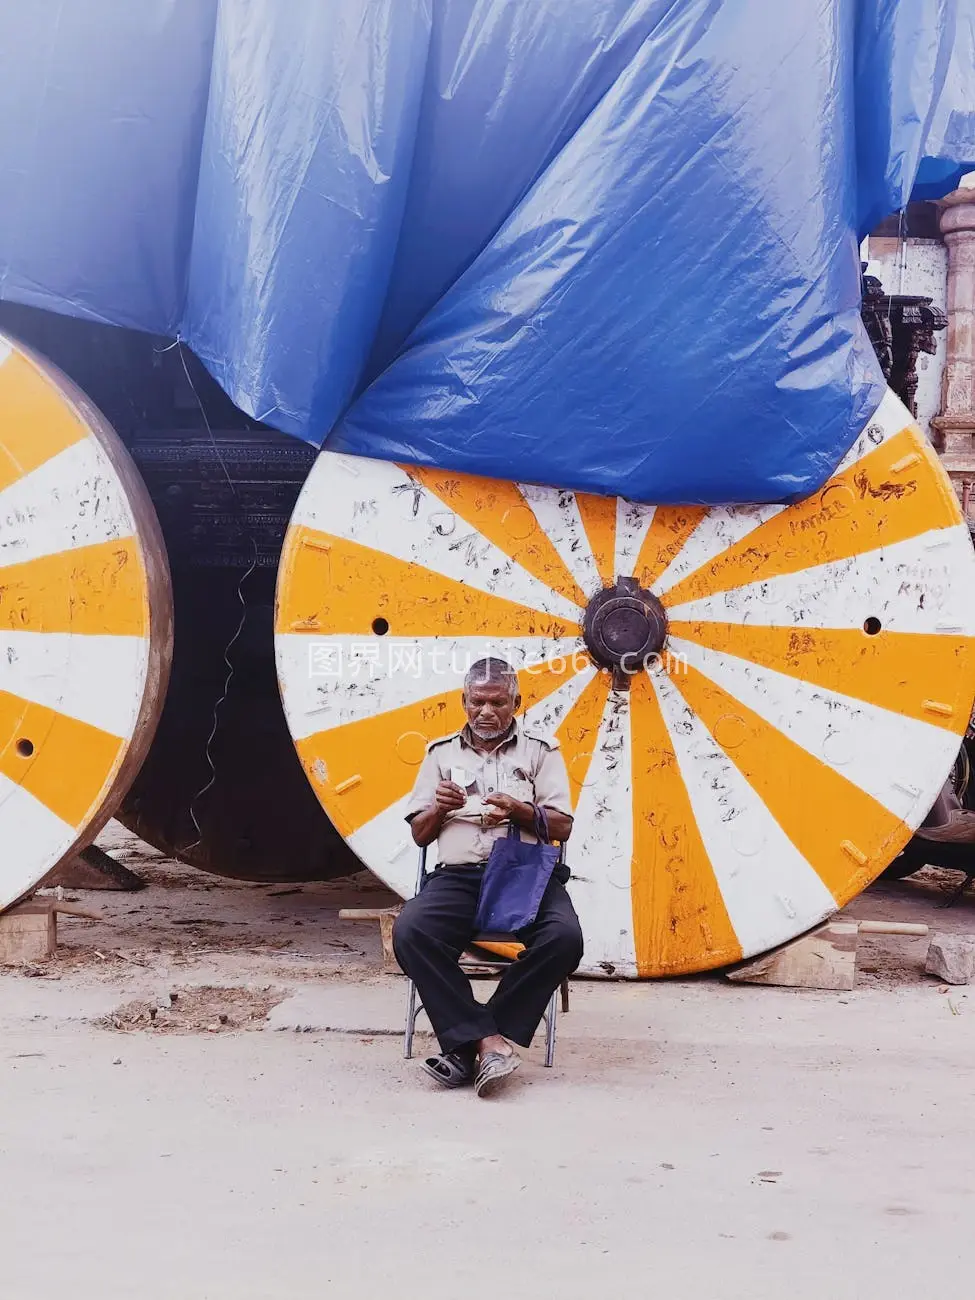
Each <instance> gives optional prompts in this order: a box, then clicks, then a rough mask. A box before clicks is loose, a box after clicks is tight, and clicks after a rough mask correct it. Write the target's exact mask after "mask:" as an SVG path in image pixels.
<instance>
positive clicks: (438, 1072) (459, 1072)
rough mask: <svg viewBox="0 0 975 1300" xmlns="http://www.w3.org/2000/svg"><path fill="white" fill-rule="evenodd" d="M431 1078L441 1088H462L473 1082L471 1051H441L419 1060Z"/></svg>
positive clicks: (421, 1066)
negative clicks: (438, 1053)
mask: <svg viewBox="0 0 975 1300" xmlns="http://www.w3.org/2000/svg"><path fill="white" fill-rule="evenodd" d="M420 1069H421V1070H425V1071H426V1073H427V1074H429V1076H430V1078H431V1079H435V1080H436V1081H437V1083H439V1084H440V1086H441V1087H442V1088H463V1087H465V1086H466V1085H467V1084H469V1083H473V1082H474V1056H473V1053H471V1052H469V1051H468V1052H441V1054H440V1055H439V1056H428V1057H427V1059H426V1060H425V1061H421V1062H420Z"/></svg>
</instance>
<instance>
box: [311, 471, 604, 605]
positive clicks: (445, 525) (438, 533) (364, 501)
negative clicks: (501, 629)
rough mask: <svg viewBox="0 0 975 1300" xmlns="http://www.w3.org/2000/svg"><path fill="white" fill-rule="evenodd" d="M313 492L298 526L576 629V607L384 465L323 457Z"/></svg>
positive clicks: (400, 473) (430, 495)
mask: <svg viewBox="0 0 975 1300" xmlns="http://www.w3.org/2000/svg"><path fill="white" fill-rule="evenodd" d="M313 474H314V475H315V478H314V489H315V490H314V491H309V490H307V485H306V490H305V491H303V492H302V494H301V496H300V497H299V498H298V505H297V507H296V509H295V512H294V515H293V516H292V526H293V527H297V526H305V527H308V528H314V529H317V530H319V531H320V532H324V533H330V534H332V535H333V536H335V537H343V538H346V539H347V540H349V541H353V542H357V543H358V544H359V545H360V546H368V547H370V548H371V549H372V550H375V551H379V552H382V553H384V554H386V555H390V556H393V557H395V558H396V559H398V560H402V561H403V562H404V563H407V564H417V565H420V566H422V567H423V568H425V569H430V570H433V571H434V572H435V573H438V574H440V575H441V576H442V577H445V578H451V579H453V580H454V581H456V582H463V583H466V584H467V585H468V586H469V587H474V588H476V589H477V590H478V591H484V592H488V593H490V594H491V595H496V596H500V597H503V598H504V599H505V600H510V601H514V602H516V603H517V604H520V605H525V606H527V607H528V608H529V609H535V610H540V611H541V612H542V613H544V614H550V615H553V616H555V617H557V618H563V619H569V620H571V621H572V622H578V621H579V619H580V618H581V611H580V609H579V607H578V606H577V605H575V604H573V602H572V601H570V600H567V599H566V598H565V597H564V596H562V595H560V594H559V593H558V592H555V591H552V590H551V589H550V588H549V587H547V586H546V584H545V583H544V582H541V581H540V580H539V579H538V578H536V577H534V576H533V575H532V574H530V573H529V572H528V571H527V570H526V569H523V568H522V567H521V565H520V564H516V563H515V561H514V560H512V559H511V558H510V556H508V555H506V554H505V553H504V551H502V550H501V549H500V548H499V547H497V546H495V545H494V544H493V542H489V541H488V540H487V539H486V538H484V537H482V535H481V534H480V533H479V532H478V531H477V529H476V528H475V527H474V525H472V524H469V523H468V522H467V521H466V520H465V519H463V518H462V517H461V516H460V515H458V514H457V513H456V511H454V510H451V509H450V507H449V506H447V505H445V504H444V502H443V501H441V499H440V498H439V497H438V496H436V495H435V494H434V493H433V492H429V491H428V490H427V489H426V488H425V487H423V486H422V485H421V484H419V483H417V482H415V481H414V480H413V479H411V478H410V477H409V476H408V475H407V474H406V473H405V472H404V471H403V470H402V469H400V467H399V466H398V465H394V464H392V463H391V462H389V461H373V460H363V459H362V458H360V457H356V456H347V455H345V454H344V453H342V452H333V451H323V452H322V453H321V455H320V456H319V458H318V462H317V463H316V466H315V469H314V471H313Z"/></svg>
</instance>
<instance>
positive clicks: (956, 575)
mask: <svg viewBox="0 0 975 1300" xmlns="http://www.w3.org/2000/svg"><path fill="white" fill-rule="evenodd" d="M973 570H975V553H973V552H972V544H971V541H970V540H969V536H968V528H967V526H966V525H965V524H957V525H956V526H954V527H952V528H938V529H932V530H931V531H930V532H927V533H922V534H920V536H918V537H911V538H908V539H907V540H906V541H903V542H895V543H894V544H893V545H892V546H881V547H878V548H877V549H876V550H874V551H866V552H864V553H862V554H860V555H855V556H852V557H851V558H849V559H845V560H833V561H831V562H830V563H828V564H819V565H815V566H813V567H812V568H809V569H803V570H802V571H801V572H799V573H785V574H781V575H780V576H778V577H775V578H769V579H768V580H767V581H764V582H750V583H747V584H746V585H745V586H743V587H734V588H732V589H731V590H730V591H722V592H717V593H715V595H713V596H702V597H701V598H700V599H698V600H689V601H687V603H686V604H683V605H674V606H672V607H671V608H670V609H669V610H668V611H667V616H668V618H670V619H671V620H674V621H678V620H679V621H681V622H686V623H695V622H703V623H755V624H758V625H760V626H762V627H793V626H795V627H822V628H861V627H863V624H864V622H865V621H866V619H867V618H878V619H879V620H880V623H881V626H882V628H884V629H885V630H886V631H889V632H953V633H956V634H960V635H966V636H972V635H975V603H973V602H972V600H971V599H970V598H969V591H970V584H971V581H972V577H973Z"/></svg>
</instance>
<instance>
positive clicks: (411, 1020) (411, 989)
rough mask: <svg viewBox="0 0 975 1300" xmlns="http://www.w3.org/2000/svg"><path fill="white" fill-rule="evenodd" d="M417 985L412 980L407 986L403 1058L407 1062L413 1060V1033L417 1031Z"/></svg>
mask: <svg viewBox="0 0 975 1300" xmlns="http://www.w3.org/2000/svg"><path fill="white" fill-rule="evenodd" d="M416 1017H417V1009H416V985H415V984H414V983H413V981H412V980H410V981H409V983H408V984H407V986H406V1034H405V1036H404V1040H403V1056H404V1057H405V1058H406V1060H407V1061H410V1060H412V1059H413V1032H414V1030H415V1029H416Z"/></svg>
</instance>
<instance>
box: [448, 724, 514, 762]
mask: <svg viewBox="0 0 975 1300" xmlns="http://www.w3.org/2000/svg"><path fill="white" fill-rule="evenodd" d="M520 730H521V728H520V727H519V724H518V719H517V718H512V719H511V726H510V727H509V728H508V732H507V734H506V735H505V736H504V737H503V738H500V739H499V740H497V741H496V742H495V743H494V748H493V749H490V750H488V751H487V753H488V754H496V753H497V752H498V750H501V749H507V747H508V746H509V745H513V744H514V743H515V742H516V741H517V739H518V736H519V733H520ZM457 734H458V736H459V737H460V743H461V744H462V745H466V746H467V748H468V749H474V737H473V735H472V734H471V728H470V724H469V723H467V722H465V723H464V725H463V727H462V728H461V729H460V731H459V732H458V733H457Z"/></svg>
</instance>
